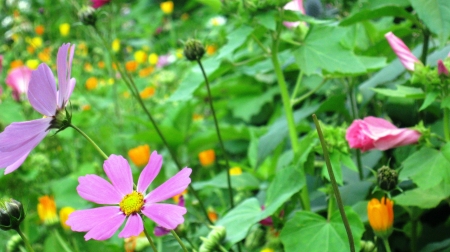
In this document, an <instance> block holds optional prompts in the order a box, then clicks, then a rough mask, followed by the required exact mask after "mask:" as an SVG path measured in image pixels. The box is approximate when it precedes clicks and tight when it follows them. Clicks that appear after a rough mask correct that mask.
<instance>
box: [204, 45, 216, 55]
mask: <svg viewBox="0 0 450 252" xmlns="http://www.w3.org/2000/svg"><path fill="white" fill-rule="evenodd" d="M216 51H217V47H216V46H215V45H208V46H207V47H206V54H208V55H213V54H214V53H215V52H216Z"/></svg>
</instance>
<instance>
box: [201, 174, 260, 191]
mask: <svg viewBox="0 0 450 252" xmlns="http://www.w3.org/2000/svg"><path fill="white" fill-rule="evenodd" d="M192 186H193V187H194V188H195V189H196V190H201V189H203V188H205V187H208V186H211V187H216V188H228V184H227V174H226V172H221V173H219V174H218V175H217V176H215V177H214V178H212V179H211V180H209V181H201V182H195V183H193V184H192ZM231 186H232V187H233V188H234V189H236V190H242V189H248V190H252V189H258V188H259V181H258V179H257V178H255V177H254V176H253V175H251V174H250V173H246V172H243V173H242V174H240V175H233V176H231Z"/></svg>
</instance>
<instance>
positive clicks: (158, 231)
mask: <svg viewBox="0 0 450 252" xmlns="http://www.w3.org/2000/svg"><path fill="white" fill-rule="evenodd" d="M168 233H170V230H169V229H167V228H163V227H160V226H156V227H155V229H153V234H154V235H155V236H164V235H166V234H168Z"/></svg>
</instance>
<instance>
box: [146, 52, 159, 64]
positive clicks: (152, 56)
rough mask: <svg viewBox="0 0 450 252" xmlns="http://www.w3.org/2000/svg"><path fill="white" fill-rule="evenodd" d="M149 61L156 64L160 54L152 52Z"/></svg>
mask: <svg viewBox="0 0 450 252" xmlns="http://www.w3.org/2000/svg"><path fill="white" fill-rule="evenodd" d="M148 63H150V65H156V63H158V54H156V53H151V54H150V55H149V56H148Z"/></svg>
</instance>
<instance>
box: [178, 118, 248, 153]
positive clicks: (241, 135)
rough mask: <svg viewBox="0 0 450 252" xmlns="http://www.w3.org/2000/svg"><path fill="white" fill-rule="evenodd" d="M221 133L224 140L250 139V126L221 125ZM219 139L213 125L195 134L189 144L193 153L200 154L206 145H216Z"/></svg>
mask: <svg viewBox="0 0 450 252" xmlns="http://www.w3.org/2000/svg"><path fill="white" fill-rule="evenodd" d="M220 134H221V136H222V140H223V141H228V140H249V139H250V133H249V128H248V127H246V126H244V125H240V126H235V125H220ZM217 141H218V140H217V132H216V130H215V129H214V127H213V126H212V127H209V129H208V130H207V131H204V132H198V133H196V134H195V135H193V136H192V137H191V138H190V139H189V142H188V143H187V144H188V149H189V151H190V152H191V153H195V154H198V152H200V151H201V150H203V149H204V148H205V146H211V145H216V144H217Z"/></svg>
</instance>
